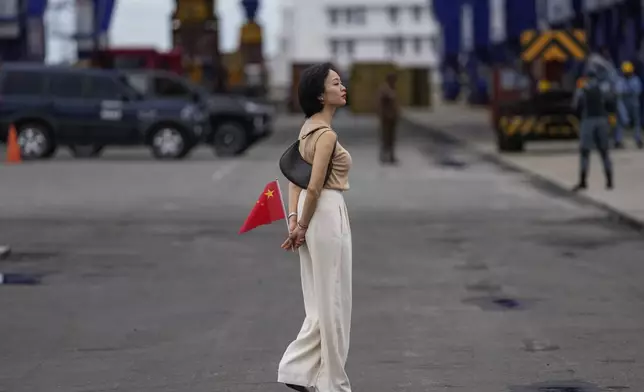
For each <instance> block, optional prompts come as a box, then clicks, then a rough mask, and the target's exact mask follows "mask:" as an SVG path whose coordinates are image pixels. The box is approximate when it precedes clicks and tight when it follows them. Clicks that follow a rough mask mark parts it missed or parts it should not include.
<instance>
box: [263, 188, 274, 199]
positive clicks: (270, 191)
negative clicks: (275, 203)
mask: <svg viewBox="0 0 644 392" xmlns="http://www.w3.org/2000/svg"><path fill="white" fill-rule="evenodd" d="M273 192H274V191H273V190H272V189H269V190H267V191H266V193H264V195H266V197H269V198H271V197H273Z"/></svg>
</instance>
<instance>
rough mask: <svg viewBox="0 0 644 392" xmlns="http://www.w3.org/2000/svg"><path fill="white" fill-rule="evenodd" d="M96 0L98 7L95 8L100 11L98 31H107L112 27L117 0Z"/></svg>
mask: <svg viewBox="0 0 644 392" xmlns="http://www.w3.org/2000/svg"><path fill="white" fill-rule="evenodd" d="M95 2H96V3H95V4H96V7H95V8H94V9H95V10H96V12H98V29H99V30H98V31H99V33H105V32H107V31H108V30H109V29H110V24H111V23H112V16H113V15H114V7H115V5H116V0H95Z"/></svg>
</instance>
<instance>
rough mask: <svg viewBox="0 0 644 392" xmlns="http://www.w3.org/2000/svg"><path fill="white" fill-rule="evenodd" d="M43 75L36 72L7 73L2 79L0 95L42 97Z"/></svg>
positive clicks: (44, 80)
mask: <svg viewBox="0 0 644 392" xmlns="http://www.w3.org/2000/svg"><path fill="white" fill-rule="evenodd" d="M45 82H46V78H45V74H44V73H43V72H37V71H7V72H6V73H5V74H4V77H3V78H2V86H1V87H2V88H1V89H0V93H2V95H14V96H16V95H25V96H32V95H42V94H44V92H45Z"/></svg>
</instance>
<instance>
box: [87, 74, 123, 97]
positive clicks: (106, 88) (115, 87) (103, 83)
mask: <svg viewBox="0 0 644 392" xmlns="http://www.w3.org/2000/svg"><path fill="white" fill-rule="evenodd" d="M123 94H124V88H123V86H122V85H121V84H120V83H119V82H118V81H117V80H116V79H115V78H111V77H109V76H104V75H90V76H88V77H87V89H86V90H85V94H84V95H85V98H89V99H100V100H110V101H119V100H121V99H122V98H123Z"/></svg>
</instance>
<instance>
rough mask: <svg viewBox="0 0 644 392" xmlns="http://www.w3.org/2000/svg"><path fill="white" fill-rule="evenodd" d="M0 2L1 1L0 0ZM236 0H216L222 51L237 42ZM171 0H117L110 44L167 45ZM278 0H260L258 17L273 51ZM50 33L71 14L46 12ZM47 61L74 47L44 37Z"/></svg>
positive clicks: (66, 28)
mask: <svg viewBox="0 0 644 392" xmlns="http://www.w3.org/2000/svg"><path fill="white" fill-rule="evenodd" d="M0 1H1V0H0ZM240 2H241V1H240V0H217V3H218V4H217V8H218V14H219V21H220V42H221V45H222V49H223V50H225V51H231V50H234V49H235V48H236V47H237V45H238V40H239V28H240V26H241V24H242V23H243V22H244V19H245V15H244V12H243V9H242V7H241V5H240ZM173 4H174V0H117V6H116V7H117V8H116V10H115V14H114V18H113V20H112V29H111V31H110V40H111V45H113V46H121V45H123V46H134V45H136V46H153V47H156V48H159V49H161V50H167V49H169V47H170V39H171V38H170V37H171V32H170V15H171V14H172V10H173ZM279 4H280V0H262V1H261V3H260V8H259V16H258V19H259V21H260V23H261V24H262V26H263V28H264V40H265V51H267V52H268V53H269V54H272V53H274V51H275V46H276V35H277V33H278V29H279V27H278V25H279ZM48 23H49V30H50V32H53V33H56V32H59V33H61V34H65V33H69V32H70V29H73V24H74V23H75V22H74V19H73V14H69V13H64V12H61V11H58V12H55V13H54V12H51V13H50V14H49V15H48ZM48 41H49V42H48V52H49V53H48V60H49V61H50V62H57V61H60V59H62V58H64V57H69V56H70V53H72V52H73V51H74V50H75V48H74V47H73V45H70V44H69V43H68V42H66V41H65V40H63V39H60V38H56V37H52V38H50V39H49V40H48Z"/></svg>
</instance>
